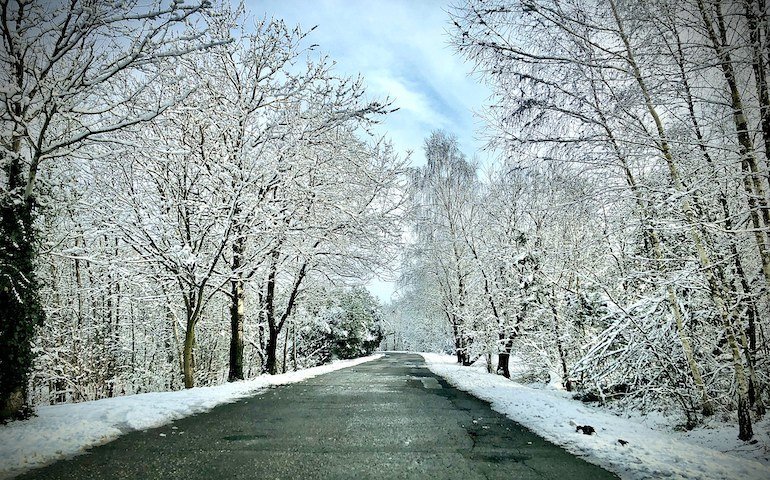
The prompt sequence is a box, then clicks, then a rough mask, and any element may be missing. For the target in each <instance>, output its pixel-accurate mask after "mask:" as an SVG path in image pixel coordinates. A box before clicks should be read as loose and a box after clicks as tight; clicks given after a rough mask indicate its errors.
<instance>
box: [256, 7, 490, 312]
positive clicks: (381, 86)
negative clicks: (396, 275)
mask: <svg viewBox="0 0 770 480" xmlns="http://www.w3.org/2000/svg"><path fill="white" fill-rule="evenodd" d="M449 2H450V0H266V1H259V0H249V1H248V3H247V7H248V8H249V10H251V13H252V14H253V15H254V16H256V17H262V16H267V17H270V16H273V17H276V18H282V19H283V20H284V21H286V22H287V24H289V25H291V26H293V25H300V26H301V27H302V28H303V30H308V29H310V28H312V27H313V26H317V28H316V30H315V31H314V32H313V33H312V34H311V36H310V39H309V40H310V42H312V43H317V44H319V52H321V53H325V54H328V55H329V56H330V58H331V59H333V60H334V61H336V62H337V70H338V72H339V73H340V74H346V75H357V74H359V73H360V74H362V75H363V77H364V79H365V81H366V84H367V91H369V92H370V94H371V95H372V96H374V97H377V98H384V97H387V96H389V97H391V98H392V99H393V100H394V104H395V106H396V107H398V108H399V110H398V111H397V112H395V113H393V114H390V115H388V116H387V117H386V118H385V119H384V121H383V124H382V125H381V126H380V127H379V129H378V133H380V134H385V135H386V136H387V137H388V138H390V140H391V141H392V142H393V145H394V147H395V148H396V150H397V151H398V152H399V153H400V154H402V155H403V154H404V153H405V152H406V151H407V150H412V151H413V154H412V157H411V161H412V164H413V165H421V164H424V163H425V157H424V154H423V150H422V146H423V141H424V139H425V138H426V137H427V136H428V135H429V134H430V132H431V131H433V130H436V129H443V130H446V131H448V132H451V133H454V134H455V135H457V137H458V140H459V141H460V146H461V148H462V150H463V152H465V154H466V155H468V156H469V157H473V156H474V154H477V153H479V152H480V150H481V147H482V142H481V141H478V140H476V137H477V131H478V127H479V120H478V119H477V118H476V117H475V116H474V114H473V112H474V111H479V110H481V108H482V106H483V104H484V102H485V101H486V99H487V97H488V96H489V90H488V89H487V88H486V87H485V86H483V85H481V84H480V83H478V82H477V81H476V79H475V78H473V77H471V76H469V75H468V72H470V68H471V67H470V65H469V64H467V63H465V62H464V61H463V60H462V59H461V58H460V57H459V56H458V55H456V54H455V53H454V51H453V50H452V48H451V47H450V46H449V45H448V41H449V39H448V36H447V34H446V33H445V30H446V29H447V22H448V15H447V13H446V9H447V8H448V6H449ZM479 156H480V158H486V155H485V154H480V155H479ZM390 280H391V279H387V278H383V279H377V280H374V281H372V282H370V283H369V284H368V288H369V290H370V291H371V292H372V293H374V294H375V295H377V296H378V297H379V298H380V299H381V300H384V301H387V300H389V299H390V296H391V294H392V293H393V289H394V284H393V282H392V281H390Z"/></svg>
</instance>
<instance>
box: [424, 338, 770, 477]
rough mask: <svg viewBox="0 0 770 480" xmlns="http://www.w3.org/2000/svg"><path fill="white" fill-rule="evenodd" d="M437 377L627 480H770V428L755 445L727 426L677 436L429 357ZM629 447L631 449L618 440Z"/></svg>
mask: <svg viewBox="0 0 770 480" xmlns="http://www.w3.org/2000/svg"><path fill="white" fill-rule="evenodd" d="M422 355H423V357H424V358H425V360H426V362H427V363H428V367H429V368H430V370H431V371H433V373H436V374H438V375H441V376H442V377H444V378H445V379H446V380H447V381H448V382H449V383H451V384H452V385H454V386H456V387H457V388H459V389H461V390H464V391H467V392H469V393H471V394H473V395H474V396H476V397H478V398H481V399H483V400H486V401H488V402H490V404H491V405H492V408H493V409H494V410H496V411H498V412H501V413H504V414H505V415H507V416H508V417H509V418H511V419H512V420H514V421H516V422H518V423H520V424H522V425H524V426H526V427H528V428H529V429H530V430H532V431H534V432H536V433H537V434H539V435H541V436H543V437H544V438H546V439H548V440H550V441H552V442H554V443H557V444H559V445H562V446H563V447H564V448H566V449H567V450H568V451H570V452H572V453H573V454H576V455H579V456H581V457H583V458H585V459H586V460H588V461H590V462H591V463H594V464H597V465H600V466H602V467H604V468H606V469H608V470H611V471H613V472H616V473H617V474H618V475H620V476H621V478H624V479H634V480H636V479H658V478H683V479H684V478H686V479H720V480H722V479H745V480H755V479H756V480H760V479H762V480H767V479H770V435H769V434H768V431H769V430H770V420H768V419H765V420H763V421H762V422H759V423H757V424H756V425H755V426H754V432H755V438H756V439H757V440H758V442H757V443H756V444H753V445H749V444H746V443H744V442H741V441H740V440H738V439H737V438H736V437H737V435H738V432H737V427H736V426H734V425H730V426H728V425H725V424H720V425H716V426H712V428H699V429H696V430H693V431H691V432H677V431H672V430H671V429H670V427H668V426H667V423H666V419H665V418H663V417H657V418H655V417H647V416H641V415H637V416H636V417H619V416H617V415H615V414H613V413H612V412H609V411H607V409H602V408H599V407H594V406H591V405H586V404H584V403H582V402H579V401H576V400H573V399H572V398H571V394H570V393H568V392H565V391H560V390H556V389H554V388H552V387H548V386H546V385H523V384H520V383H516V382H512V381H510V380H508V379H506V378H504V377H502V376H499V375H493V374H489V373H486V370H485V368H484V366H483V365H482V366H479V367H475V366H472V367H462V366H459V365H457V364H456V358H455V357H452V356H449V355H438V354H431V353H424V354H422ZM571 421H572V422H574V423H576V424H578V425H591V426H593V427H594V428H595V429H596V432H597V433H596V434H595V435H590V436H589V435H583V434H581V433H577V432H575V427H574V426H572V425H571V423H570V422H571ZM620 439H622V440H624V441H626V442H628V443H627V444H626V445H625V446H623V445H621V444H620V443H619V442H618V440H620Z"/></svg>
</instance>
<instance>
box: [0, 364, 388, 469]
mask: <svg viewBox="0 0 770 480" xmlns="http://www.w3.org/2000/svg"><path fill="white" fill-rule="evenodd" d="M381 356H382V355H371V356H368V357H363V358H357V359H354V360H343V361H338V362H333V363H331V364H329V365H322V366H320V367H313V368H308V369H305V370H300V371H297V372H291V373H285V374H282V375H262V376H260V377H257V378H255V379H252V380H246V381H242V382H233V383H228V384H225V385H218V386H216V387H199V388H191V389H189V390H183V391H178V392H157V393H143V394H140V395H130V396H126V397H116V398H107V399H104V400H96V401H93V402H83V403H72V404H62V405H53V406H42V407H39V408H38V410H37V416H36V417H33V418H31V419H29V420H25V421H19V422H11V423H9V424H8V425H5V426H0V478H9V477H11V476H13V475H18V474H20V473H22V472H24V471H26V470H29V469H31V468H35V467H40V466H43V465H45V464H48V463H51V462H53V461H55V460H59V459H62V458H67V457H71V456H73V455H76V454H79V453H83V451H84V450H85V449H87V448H89V447H93V446H95V445H100V444H103V443H107V442H109V441H111V440H114V439H115V438H117V437H118V436H120V435H122V434H124V433H127V432H130V431H132V430H144V429H148V428H154V427H159V426H161V425H164V424H166V423H169V422H171V421H174V420H177V419H180V418H182V417H186V416H189V415H193V414H196V413H202V412H206V411H208V410H211V409H212V408H214V407H216V406H217V405H221V404H223V403H228V402H233V401H236V400H238V399H239V398H243V397H247V396H250V395H255V394H257V393H259V391H260V390H262V389H264V388H266V387H269V386H272V385H284V384H288V383H295V382H299V381H301V380H305V379H307V378H311V377H315V376H318V375H322V374H324V373H328V372H332V371H334V370H339V369H341V368H346V367H351V366H353V365H358V364H360V363H364V362H368V361H370V360H375V359H377V358H380V357H381Z"/></svg>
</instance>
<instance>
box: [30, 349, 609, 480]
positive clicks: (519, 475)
mask: <svg viewBox="0 0 770 480" xmlns="http://www.w3.org/2000/svg"><path fill="white" fill-rule="evenodd" d="M21 478H41V479H53V478H56V479H65V478H66V479H110V478H130V479H141V478H153V479H181V480H188V479H189V480H193V479H206V480H212V479H294V478H297V479H303V480H304V479H314V478H323V479H327V478H328V479H338V478H339V479H348V478H349V479H366V478H388V479H390V478H430V479H432V480H442V479H463V480H470V479H502V478H505V479H591V480H601V479H605V478H607V479H609V478H617V477H615V476H614V475H613V474H611V473H609V472H607V471H605V470H602V469H601V468H599V467H597V466H594V465H591V464H589V463H587V462H585V461H584V460H581V459H580V458H577V457H575V456H573V455H571V454H569V453H567V452H566V451H565V450H563V449H562V448H560V447H557V446H555V445H553V444H551V443H549V442H547V441H545V440H543V439H542V438H540V437H538V436H537V435H535V434H533V433H532V432H530V431H529V430H527V429H526V428H524V427H522V426H520V425H518V424H516V423H514V422H512V421H510V420H508V419H507V418H506V417H504V416H503V415H501V414H498V413H496V412H494V411H492V410H491V409H490V408H489V405H488V404H487V403H485V402H483V401H481V400H478V399H476V398H475V397H472V396H470V395H468V394H467V393H464V392H461V391H459V390H457V389H455V388H452V387H451V386H449V385H448V384H447V383H446V382H445V381H444V380H443V379H441V378H440V377H437V376H435V375H433V374H432V373H431V372H430V371H429V370H428V369H427V368H426V367H425V365H424V362H423V360H422V357H420V356H419V355H409V354H387V355H386V356H385V357H383V358H381V359H379V360H375V361H372V362H367V363H364V364H360V365H357V366H355V367H351V368H347V369H343V370H338V371H336V372H332V373H329V374H326V375H322V376H320V377H316V378H313V379H310V380H306V381H303V382H299V383H295V384H292V385H286V386H281V387H276V388H271V389H269V390H267V391H265V392H263V393H262V394H261V395H257V396H254V397H251V398H247V399H243V400H241V401H239V402H237V403H233V404H228V405H223V406H220V407H217V408H215V409H213V410H212V411H210V412H208V413H205V414H200V415H195V416H192V417H188V418H184V419H182V420H178V421H176V422H174V423H173V424H169V425H166V426H163V427H160V428H155V429H152V430H146V431H140V432H133V433H130V434H127V435H124V436H122V437H120V438H118V439H117V440H115V441H113V442H110V443H108V444H106V445H102V446H99V447H95V448H93V449H91V450H90V452H89V453H88V454H86V455H80V456H77V457H75V458H73V459H71V460H66V461H61V462H57V463H55V464H53V465H50V466H48V467H45V468H42V469H38V470H34V471H32V472H30V473H28V474H27V475H26V476H23V477H21Z"/></svg>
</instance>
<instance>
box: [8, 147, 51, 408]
mask: <svg viewBox="0 0 770 480" xmlns="http://www.w3.org/2000/svg"><path fill="white" fill-rule="evenodd" d="M17 151H18V149H17ZM4 161H5V162H6V167H5V175H6V176H7V179H8V186H9V187H10V188H9V193H7V194H5V195H4V196H6V198H3V199H2V202H0V203H1V205H0V238H1V239H2V241H0V419H7V418H16V417H20V416H23V415H24V410H25V405H26V397H27V383H28V381H29V373H30V370H31V368H32V359H33V354H32V337H33V335H34V330H35V326H36V325H38V324H40V323H42V321H43V318H44V313H43V308H42V306H41V305H40V299H39V296H38V295H39V286H38V283H37V278H36V276H35V261H36V259H37V249H36V245H37V243H38V239H37V235H36V233H35V230H34V227H33V222H34V217H35V203H34V200H33V199H32V198H19V199H18V201H17V199H15V198H7V196H16V195H18V193H15V192H14V190H16V189H18V188H20V187H21V186H23V184H22V182H21V164H20V162H19V160H18V157H16V158H11V159H4Z"/></svg>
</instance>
